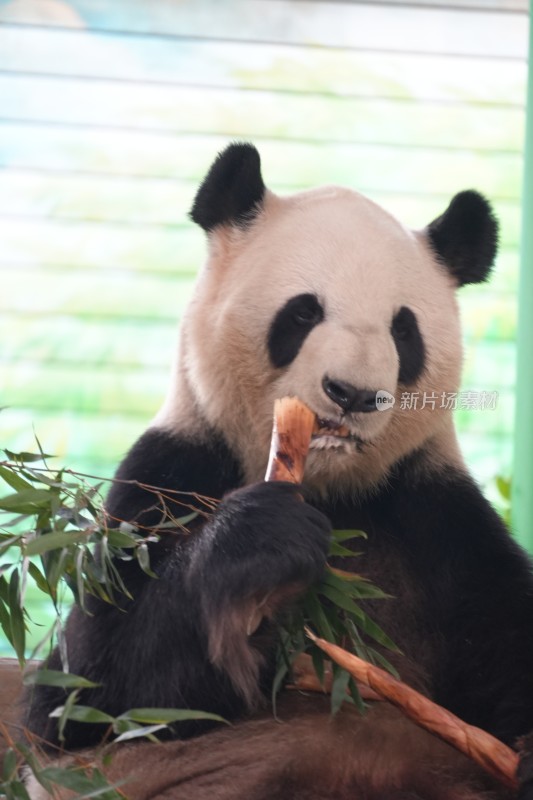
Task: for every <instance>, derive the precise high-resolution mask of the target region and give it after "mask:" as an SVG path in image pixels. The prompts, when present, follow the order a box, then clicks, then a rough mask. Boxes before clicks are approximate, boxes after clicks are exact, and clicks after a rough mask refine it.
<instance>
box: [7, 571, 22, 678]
mask: <svg viewBox="0 0 533 800" xmlns="http://www.w3.org/2000/svg"><path fill="white" fill-rule="evenodd" d="M9 615H10V628H11V643H12V645H13V648H14V650H15V653H16V655H17V658H18V660H19V664H20V665H21V666H23V665H24V650H25V647H26V628H25V625H24V615H23V613H22V608H21V607H20V594H19V574H18V570H16V569H14V570H13V572H12V573H11V578H10V581H9Z"/></svg>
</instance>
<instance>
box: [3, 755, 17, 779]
mask: <svg viewBox="0 0 533 800" xmlns="http://www.w3.org/2000/svg"><path fill="white" fill-rule="evenodd" d="M17 765H18V759H17V754H16V753H15V751H14V750H13V748H12V747H8V749H7V750H6V752H5V755H4V763H3V765H2V780H4V781H11V780H13V778H14V777H15V776H16V774H17Z"/></svg>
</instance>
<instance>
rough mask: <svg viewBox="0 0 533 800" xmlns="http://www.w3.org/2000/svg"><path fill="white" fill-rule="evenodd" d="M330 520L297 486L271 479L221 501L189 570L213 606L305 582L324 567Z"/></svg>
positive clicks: (241, 490) (238, 490) (329, 534)
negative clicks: (271, 480) (312, 504)
mask: <svg viewBox="0 0 533 800" xmlns="http://www.w3.org/2000/svg"><path fill="white" fill-rule="evenodd" d="M330 536H331V523H330V522H329V520H328V519H327V518H326V517H325V516H324V515H323V514H321V513H320V512H319V511H317V510H316V509H315V508H313V506H310V505H309V504H308V503H305V502H304V501H303V500H302V496H301V488H300V487H299V486H297V485H295V484H292V483H285V482H282V481H273V482H270V483H258V484H253V485H252V486H247V487H245V488H243V489H237V490H236V491H234V492H232V493H231V494H229V495H227V496H226V497H225V498H224V500H223V501H222V502H221V504H220V506H219V507H218V509H217V511H216V512H215V514H214V515H213V517H212V519H211V520H210V521H209V522H208V524H207V525H206V526H205V527H204V529H203V530H202V532H201V534H200V535H199V537H198V539H197V542H196V543H195V546H194V548H193V553H192V558H191V565H190V576H191V579H192V580H193V582H194V584H195V585H196V586H197V587H202V591H203V592H204V593H206V594H208V595H210V596H211V597H212V598H213V600H214V603H215V605H216V606H217V607H219V606H220V604H224V602H225V601H226V600H231V601H232V603H233V602H235V601H237V600H238V599H240V598H247V597H249V596H250V595H251V594H253V595H260V594H266V593H268V592H270V591H272V590H274V589H277V588H278V587H281V586H286V585H293V584H299V585H301V586H302V587H304V588H305V587H306V586H308V585H310V584H311V583H313V582H314V581H316V580H318V578H319V577H320V575H321V574H322V572H323V570H324V565H325V561H326V557H327V553H328V547H329V541H330Z"/></svg>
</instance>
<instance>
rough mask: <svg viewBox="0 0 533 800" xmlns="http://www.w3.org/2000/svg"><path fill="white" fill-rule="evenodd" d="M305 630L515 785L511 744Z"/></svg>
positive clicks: (416, 718) (360, 676)
mask: <svg viewBox="0 0 533 800" xmlns="http://www.w3.org/2000/svg"><path fill="white" fill-rule="evenodd" d="M306 633H307V635H308V636H309V638H310V639H312V641H313V642H314V643H315V644H316V645H317V647H320V649H321V650H323V651H324V652H325V653H327V655H328V656H329V657H330V658H331V659H332V660H333V661H335V662H336V663H337V664H338V665H339V666H340V667H342V668H343V669H345V670H347V672H349V673H350V675H352V676H353V677H354V678H355V679H356V680H358V681H361V683H364V684H365V685H366V686H369V687H370V688H371V689H373V690H374V691H375V692H377V693H378V694H379V695H381V696H382V697H384V698H385V699H386V700H388V701H389V702H390V703H392V704H393V705H395V706H397V707H398V708H399V709H400V710H401V711H402V712H403V713H404V714H405V715H406V716H407V717H409V718H410V719H412V720H413V722H416V724H417V725H420V726H421V727H422V728H425V729H426V730H428V731H431V732H432V733H435V734H437V735H438V736H440V737H441V739H444V740H445V741H446V742H449V744H452V745H453V746H454V747H455V748H457V750H460V751H461V752H462V753H464V754H465V755H466V756H469V757H470V758H471V759H472V760H473V761H475V762H476V763H477V764H479V765H480V766H481V767H483V768H484V769H485V770H487V772H489V773H490V774H491V775H492V776H493V777H494V778H496V779H497V780H498V781H500V782H501V783H503V784H505V785H506V786H508V787H509V788H511V789H515V790H516V789H517V788H518V781H517V779H516V770H517V767H518V760H519V757H518V754H517V753H515V751H514V750H511V748H510V747H507V745H505V744H503V742H500V741H499V740H498V739H496V738H495V737H494V736H491V734H490V733H487V732H486V731H484V730H481V728H476V727H474V726H473V725H467V724H466V723H465V722H463V721H462V720H461V719H459V717H456V716H455V715H454V714H452V713H451V712H450V711H448V710H447V709H445V708H442V706H439V705H437V704H436V703H434V702H433V701H432V700H429V699H428V698H427V697H424V695H422V694H420V693H419V692H417V691H415V689H412V688H411V687H410V686H407V684H405V683H402V682H401V681H398V680H397V679H396V678H394V677H393V676H392V675H389V674H388V673H387V672H385V671H384V670H382V669H380V668H379V667H375V666H374V665H373V664H369V663H367V662H366V661H363V660H362V659H361V658H358V657H357V656H354V655H353V654H352V653H348V652H347V651H346V650H343V649H342V647H338V646H337V645H335V644H331V643H330V642H327V641H326V640H325V639H320V638H319V637H317V636H315V635H314V634H313V633H312V632H311V631H310V630H308V629H306Z"/></svg>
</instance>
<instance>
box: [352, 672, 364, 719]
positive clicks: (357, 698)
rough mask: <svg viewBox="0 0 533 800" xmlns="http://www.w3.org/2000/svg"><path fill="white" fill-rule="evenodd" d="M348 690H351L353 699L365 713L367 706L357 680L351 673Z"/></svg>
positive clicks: (360, 711) (357, 706) (362, 712)
mask: <svg viewBox="0 0 533 800" xmlns="http://www.w3.org/2000/svg"><path fill="white" fill-rule="evenodd" d="M348 691H349V692H350V697H351V698H352V701H353V703H354V705H355V707H356V708H357V710H358V711H359V713H360V714H364V712H365V710H366V706H365V704H364V702H363V698H362V697H361V693H360V692H359V688H358V686H357V681H355V680H354V679H353V677H352V676H351V675H350V680H349V681H348Z"/></svg>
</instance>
